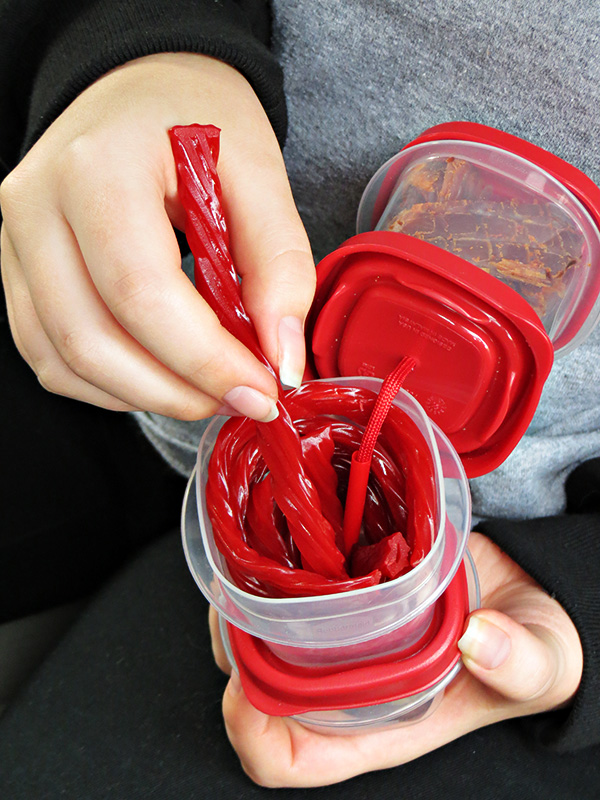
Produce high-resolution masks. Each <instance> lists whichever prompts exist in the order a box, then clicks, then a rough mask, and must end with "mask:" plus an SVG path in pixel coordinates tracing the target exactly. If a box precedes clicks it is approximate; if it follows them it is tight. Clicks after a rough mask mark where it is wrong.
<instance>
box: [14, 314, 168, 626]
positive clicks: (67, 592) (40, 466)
mask: <svg viewBox="0 0 600 800" xmlns="http://www.w3.org/2000/svg"><path fill="white" fill-rule="evenodd" d="M183 489H184V481H183V479H182V478H181V477H179V476H177V475H176V474H175V473H174V472H173V471H172V470H171V469H170V468H168V467H167V466H166V465H165V464H164V463H163V461H162V459H161V458H160V457H159V456H158V454H157V453H156V452H155V451H154V449H153V448H152V447H151V446H150V445H149V444H148V442H147V441H146V439H145V438H144V436H143V435H142V434H141V432H140V431H139V430H138V428H137V425H136V424H135V422H134V421H133V420H132V419H131V418H130V417H129V416H128V415H127V414H119V413H116V412H110V411H105V410H103V409H99V408H95V407H93V406H89V405H86V404H83V403H78V402H76V401H74V400H68V399H66V398H64V397H59V396H57V395H52V394H50V393H48V392H46V391H44V390H43V389H42V388H41V386H40V385H39V383H38V381H37V379H36V377H35V375H34V374H33V372H32V371H31V370H30V369H29V367H28V366H27V365H26V364H25V362H24V361H23V360H22V359H21V357H20V356H19V354H18V352H17V350H16V348H15V346H14V344H13V342H12V338H11V336H10V332H9V329H8V323H7V322H6V318H5V316H4V312H3V309H1V310H0V623H1V622H5V621H7V620H11V619H14V618H17V617H21V616H25V615H28V614H32V613H35V612H38V611H43V610H45V609H48V608H50V607H52V606H55V605H59V604H62V603H67V602H70V601H73V600H79V599H81V598H83V597H85V596H87V595H88V594H89V593H90V592H92V591H93V590H95V589H97V588H98V587H99V586H100V585H101V584H102V583H103V582H104V581H105V580H106V578H107V577H108V575H110V574H111V572H112V571H114V569H116V568H117V567H118V566H120V565H121V564H122V563H123V562H124V560H125V559H127V558H128V557H130V556H131V555H132V554H133V553H134V552H136V550H137V549H138V548H139V547H140V546H141V545H142V544H144V543H146V542H148V541H150V540H151V539H152V538H154V537H156V536H157V535H158V534H159V533H160V532H164V531H165V530H167V529H168V528H169V527H171V526H172V525H174V524H176V520H177V519H178V514H179V506H180V503H181V496H182V493H183Z"/></svg>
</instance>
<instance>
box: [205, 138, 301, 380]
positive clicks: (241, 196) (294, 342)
mask: <svg viewBox="0 0 600 800" xmlns="http://www.w3.org/2000/svg"><path fill="white" fill-rule="evenodd" d="M260 141H261V142H262V145H261V149H260V150H258V151H256V150H255V151H254V152H253V153H252V154H249V155H248V157H246V158H239V157H237V158H236V159H235V169H234V170H233V169H232V167H231V161H232V159H231V158H230V157H229V152H228V149H227V146H226V145H227V140H224V146H223V151H222V156H221V162H220V163H221V166H220V172H221V175H222V183H223V194H224V197H225V200H226V210H227V217H228V221H229V225H230V230H231V246H232V253H233V257H234V261H235V264H236V268H237V270H238V272H239V273H240V275H241V276H242V277H243V281H242V290H243V299H244V305H245V307H246V309H247V310H248V313H249V314H250V316H251V317H252V320H253V321H254V324H255V326H256V329H257V333H258V335H259V339H260V342H261V346H262V348H263V351H264V352H265V354H266V355H267V358H268V359H269V361H270V362H271V363H272V364H273V365H274V366H275V367H276V368H278V369H279V375H280V380H281V382H282V383H283V384H285V385H289V386H299V385H300V383H301V381H302V375H303V372H304V363H305V343H304V333H303V326H304V320H305V318H306V315H307V313H308V310H309V308H310V305H311V302H312V299H313V295H314V290H315V267H314V261H313V257H312V254H311V250H310V245H309V241H308V237H307V235H306V231H305V230H304V226H303V225H302V221H301V220H300V217H299V215H298V211H297V209H296V206H295V204H294V200H293V197H292V193H291V190H290V186H289V182H288V179H287V174H286V171H285V165H284V163H283V159H282V157H281V153H280V151H279V148H278V146H277V142H276V140H275V137H274V135H273V133H272V131H271V130H270V128H269V130H268V131H267V130H265V131H264V132H262V133H261V139H260ZM239 146H240V143H237V142H236V148H239ZM232 173H233V174H232Z"/></svg>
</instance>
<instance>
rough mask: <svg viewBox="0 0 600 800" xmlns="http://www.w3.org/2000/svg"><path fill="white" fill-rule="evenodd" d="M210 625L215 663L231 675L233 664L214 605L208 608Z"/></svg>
mask: <svg viewBox="0 0 600 800" xmlns="http://www.w3.org/2000/svg"><path fill="white" fill-rule="evenodd" d="M208 626H209V628H210V640H211V644H212V652H213V656H214V659H215V663H216V665H217V667H219V669H220V670H222V671H223V672H224V673H225V674H226V675H231V664H230V663H229V659H228V658H227V653H226V651H225V647H224V645H223V639H222V638H221V631H220V629H219V615H218V614H217V612H216V611H215V609H214V607H213V606H210V607H209V609H208Z"/></svg>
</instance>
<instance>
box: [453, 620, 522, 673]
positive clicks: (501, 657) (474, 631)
mask: <svg viewBox="0 0 600 800" xmlns="http://www.w3.org/2000/svg"><path fill="white" fill-rule="evenodd" d="M458 647H459V649H460V651H461V652H462V654H463V655H464V656H466V657H467V658H469V659H471V661H474V662H475V663H476V664H478V665H479V666H480V667H483V668H484V669H496V668H497V667H499V666H501V665H502V664H504V662H505V661H506V659H507V658H508V656H509V653H510V638H509V636H507V634H506V633H504V631H503V630H501V629H500V628H498V627H497V626H496V625H493V624H492V623H491V622H488V621H487V620H484V619H480V618H479V617H477V616H474V617H471V619H470V620H469V624H468V625H467V630H466V631H465V632H464V634H463V635H462V638H461V639H460V640H459V642H458Z"/></svg>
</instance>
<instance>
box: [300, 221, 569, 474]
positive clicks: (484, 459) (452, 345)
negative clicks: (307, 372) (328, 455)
mask: <svg viewBox="0 0 600 800" xmlns="http://www.w3.org/2000/svg"><path fill="white" fill-rule="evenodd" d="M317 275H318V278H317V280H318V282H317V292H316V296H315V301H314V303H313V309H312V312H311V315H310V318H309V321H308V325H307V334H308V337H309V341H310V344H311V349H312V356H313V359H314V363H313V368H314V371H315V373H316V374H317V375H318V376H319V377H322V378H329V377H334V376H338V375H371V376H377V377H382V378H383V377H384V376H385V375H387V374H388V373H389V372H390V371H391V370H392V369H393V368H394V367H395V366H396V365H397V363H398V362H399V360H400V359H401V358H402V357H403V356H413V357H414V358H415V359H416V360H417V366H416V367H415V369H414V370H413V372H412V373H411V374H410V375H409V377H408V378H407V380H406V383H405V388H406V390H407V391H409V392H410V393H411V394H412V395H413V396H414V397H415V398H416V399H417V400H418V401H419V402H420V403H421V405H422V406H423V408H424V409H425V411H426V413H427V414H428V415H429V417H430V418H431V419H432V420H433V421H434V422H435V423H436V424H437V425H438V426H439V427H440V428H441V429H442V430H443V431H444V433H445V434H446V435H447V436H448V438H449V439H450V441H451V442H452V445H453V446H454V448H455V449H456V451H457V452H458V454H459V455H460V457H461V459H462V461H463V464H464V466H465V471H466V473H467V476H468V477H470V478H472V477H476V476H478V475H482V474H485V473H487V472H490V471H491V470H493V469H495V468H496V467H497V466H498V465H499V464H501V463H502V462H503V461H504V460H505V459H506V458H507V456H508V455H509V454H510V453H511V452H512V450H513V449H514V447H515V446H516V445H517V443H518V441H519V440H520V438H521V437H522V435H523V433H524V432H525V430H526V428H527V426H528V424H529V422H530V420H531V418H532V416H533V414H534V412H535V409H536V407H537V404H538V401H539V397H540V394H541V391H542V388H543V385H544V382H545V380H546V378H547V376H548V373H549V372H550V368H551V366H552V363H553V358H554V350H553V347H552V343H551V342H550V340H549V338H548V336H547V334H546V332H545V330H544V328H543V326H542V324H541V322H540V319H539V317H538V316H537V314H536V313H535V312H534V311H533V310H532V309H531V307H530V306H529V304H528V303H527V302H526V301H525V300H524V299H523V298H522V297H520V296H519V295H518V294H517V293H516V292H515V291H513V290H512V289H511V288H509V287H508V286H505V285H504V284H503V283H502V282H501V281H499V280H497V279H496V278H494V277H492V276H490V275H488V274H487V273H485V272H484V271H482V270H480V269H479V268H478V267H476V266H474V265H473V264H470V263H469V262H467V261H465V260H464V259H461V258H459V257H457V256H456V255H454V254H452V253H449V252H447V251H445V250H442V249H441V248H438V247H436V246H435V245H432V244H430V243H428V242H424V241H421V240H420V239H417V238H415V237H411V236H406V235H404V234H402V233H392V232H388V231H377V232H373V233H363V234H359V235H357V236H354V237H353V238H352V239H349V240H348V241H347V242H345V244H343V245H342V246H341V247H339V248H338V249H337V250H335V251H334V252H333V253H331V254H330V255H329V256H327V257H325V258H324V259H323V260H322V261H321V263H320V264H319V266H318V270H317Z"/></svg>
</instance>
